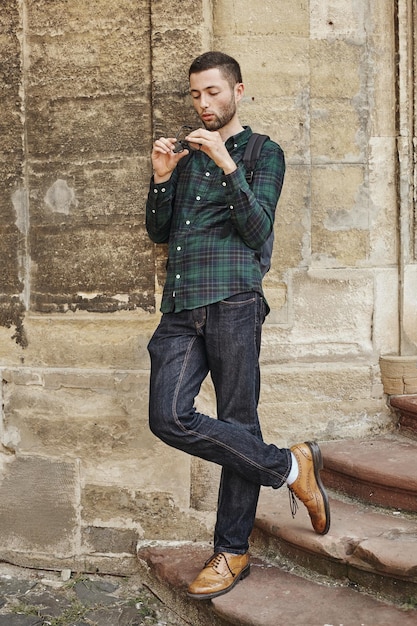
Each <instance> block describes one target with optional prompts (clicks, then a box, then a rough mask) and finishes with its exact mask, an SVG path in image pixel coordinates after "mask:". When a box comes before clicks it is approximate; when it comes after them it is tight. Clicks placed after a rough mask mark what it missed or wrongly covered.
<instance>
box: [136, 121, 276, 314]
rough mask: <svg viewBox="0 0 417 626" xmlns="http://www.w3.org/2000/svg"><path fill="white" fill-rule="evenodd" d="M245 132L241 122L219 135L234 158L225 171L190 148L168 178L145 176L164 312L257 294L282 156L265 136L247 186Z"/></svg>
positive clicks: (247, 130)
mask: <svg viewBox="0 0 417 626" xmlns="http://www.w3.org/2000/svg"><path fill="white" fill-rule="evenodd" d="M251 134H252V131H251V129H250V128H249V127H246V128H245V129H244V130H243V131H242V132H241V133H239V134H238V135H236V136H234V137H230V138H229V139H228V140H227V142H226V148H227V149H228V151H229V153H230V155H231V157H232V158H233V160H234V161H235V163H236V164H237V166H238V168H237V170H236V171H234V172H232V174H228V175H225V174H224V173H223V170H221V169H220V168H219V167H217V165H216V164H215V163H214V161H212V160H211V159H210V158H209V157H208V156H207V155H206V154H204V152H200V151H196V152H192V155H191V157H190V158H189V159H188V160H187V161H186V162H185V164H184V165H183V166H182V165H181V161H180V162H179V164H178V166H177V167H176V169H175V170H174V172H173V173H172V175H171V178H170V179H169V180H168V181H167V182H165V183H161V184H156V183H154V181H153V179H152V180H151V185H150V190H149V194H148V200H147V203H146V228H147V231H148V234H149V237H150V238H151V239H152V241H154V242H155V243H167V242H168V263H167V277H166V282H165V287H164V293H163V297H162V305H161V311H162V312H163V313H169V312H174V311H175V312H178V311H182V310H184V309H195V308H198V307H200V306H205V305H208V304H212V303H213V302H219V301H220V300H224V299H225V298H228V297H229V296H232V295H234V294H237V293H244V292H247V291H257V292H259V293H261V294H262V276H261V271H260V267H259V250H260V248H261V246H262V244H263V243H264V242H265V241H266V239H267V238H268V236H269V234H270V232H271V230H272V228H273V224H274V216H275V208H276V205H277V202H278V198H279V196H280V193H281V188H282V183H283V179H284V173H285V161H284V154H283V151H282V149H281V148H280V146H279V145H278V144H276V143H275V142H273V141H271V140H268V141H267V142H265V144H264V145H263V148H262V152H261V155H260V157H259V159H258V161H257V164H256V168H255V172H254V177H253V181H252V183H251V185H250V186H249V184H248V182H247V181H246V178H245V173H246V170H245V166H244V164H243V162H242V158H243V154H244V151H245V146H246V144H247V142H248V139H249V137H250V135H251Z"/></svg>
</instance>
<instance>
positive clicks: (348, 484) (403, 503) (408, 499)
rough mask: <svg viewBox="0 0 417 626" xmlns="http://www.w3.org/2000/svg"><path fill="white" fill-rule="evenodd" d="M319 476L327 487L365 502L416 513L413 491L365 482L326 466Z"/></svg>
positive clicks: (416, 507) (415, 500)
mask: <svg viewBox="0 0 417 626" xmlns="http://www.w3.org/2000/svg"><path fill="white" fill-rule="evenodd" d="M320 476H321V479H322V481H323V483H324V485H325V486H326V487H327V488H328V489H333V490H334V491H338V492H339V493H342V494H344V495H346V496H349V497H351V498H355V499H356V500H360V501H361V502H365V503H366V504H371V505H374V506H381V507H384V508H388V509H398V510H400V511H407V512H409V513H417V497H416V493H414V492H409V491H406V490H400V489H398V488H393V487H389V486H385V485H375V484H373V483H367V482H366V481H361V480H359V479H357V478H354V477H352V476H346V475H345V474H341V473H338V472H336V471H333V470H331V469H326V468H325V469H323V470H322V472H321V474H320Z"/></svg>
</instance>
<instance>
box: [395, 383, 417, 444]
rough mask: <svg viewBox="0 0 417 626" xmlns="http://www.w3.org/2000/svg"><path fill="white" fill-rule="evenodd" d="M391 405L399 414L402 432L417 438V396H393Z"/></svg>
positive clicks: (399, 424)
mask: <svg viewBox="0 0 417 626" xmlns="http://www.w3.org/2000/svg"><path fill="white" fill-rule="evenodd" d="M389 403H390V405H391V407H393V408H394V409H396V411H397V412H398V415H399V419H398V426H399V428H400V431H401V432H402V433H404V434H405V435H408V436H411V437H416V438H417V394H413V395H407V396H391V397H390V400H389Z"/></svg>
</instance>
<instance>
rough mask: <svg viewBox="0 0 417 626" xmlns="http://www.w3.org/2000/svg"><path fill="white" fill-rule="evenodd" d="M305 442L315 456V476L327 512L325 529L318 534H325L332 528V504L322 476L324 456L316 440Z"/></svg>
mask: <svg viewBox="0 0 417 626" xmlns="http://www.w3.org/2000/svg"><path fill="white" fill-rule="evenodd" d="M305 443H306V444H307V446H308V447H309V448H310V452H311V456H312V457H313V467H314V476H315V479H316V483H317V486H318V488H319V491H320V493H321V495H322V498H323V503H324V511H325V513H326V526H325V528H324V530H323V531H322V532H321V533H318V534H319V535H325V534H326V533H328V532H329V529H330V505H329V498H328V496H327V493H326V490H325V488H324V485H323V483H322V482H321V478H320V470H322V469H323V457H322V455H321V450H320V448H319V446H318V444H317V443H316V442H315V441H306V442H305Z"/></svg>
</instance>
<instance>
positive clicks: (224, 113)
mask: <svg viewBox="0 0 417 626" xmlns="http://www.w3.org/2000/svg"><path fill="white" fill-rule="evenodd" d="M235 114H236V102H235V97H234V95H232V97H231V98H230V101H229V103H228V104H226V105H225V106H224V107H223V109H222V110H221V111H219V113H218V114H215V113H213V115H214V120H211V121H210V122H205V121H204V120H202V121H203V124H204V127H205V128H206V130H220V128H223V127H224V126H226V125H227V124H228V123H229V122H230V121H231V120H232V119H233V118H234V116H235Z"/></svg>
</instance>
